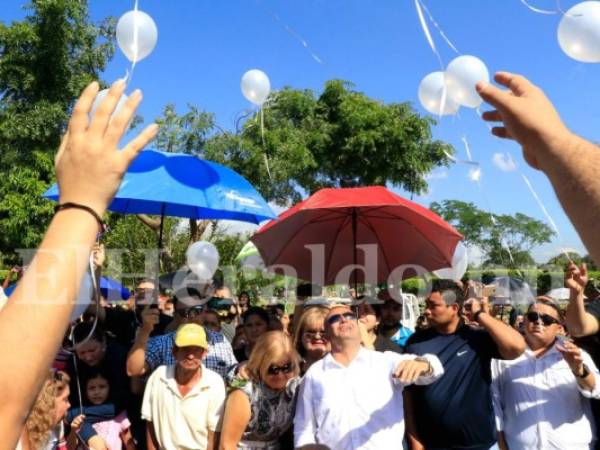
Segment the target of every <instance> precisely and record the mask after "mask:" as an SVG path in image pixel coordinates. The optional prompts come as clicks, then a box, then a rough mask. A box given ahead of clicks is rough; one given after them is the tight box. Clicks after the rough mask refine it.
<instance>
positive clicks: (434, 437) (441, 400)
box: [406, 325, 502, 450]
mask: <svg viewBox="0 0 600 450" xmlns="http://www.w3.org/2000/svg"><path fill="white" fill-rule="evenodd" d="M406 353H414V354H416V355H424V354H426V353H429V354H433V355H436V356H437V357H438V358H439V359H440V361H441V362H442V365H443V366H444V376H443V377H442V378H440V379H439V380H438V381H437V382H435V383H433V384H430V385H428V386H410V387H408V388H407V390H408V391H409V392H410V393H411V395H412V404H413V415H414V418H415V423H416V427H417V434H418V437H419V439H420V440H421V442H422V443H423V445H425V447H427V448H428V449H429V448H435V449H463V448H464V449H466V448H468V449H470V450H479V449H486V450H487V449H489V448H490V447H491V446H492V445H494V443H495V442H496V440H497V434H496V424H495V420H494V411H493V407H492V395H491V388H490V384H491V378H492V377H491V360H492V358H497V359H502V357H501V355H500V351H499V350H498V346H497V345H496V343H495V342H494V340H493V339H492V338H491V336H490V335H489V333H487V331H485V330H482V329H475V328H472V327H469V326H467V325H459V327H458V329H457V330H456V332H455V333H453V334H440V333H438V332H436V331H435V330H433V329H428V330H424V331H417V332H416V333H415V334H413V335H412V336H411V337H410V338H409V340H408V342H407V344H406Z"/></svg>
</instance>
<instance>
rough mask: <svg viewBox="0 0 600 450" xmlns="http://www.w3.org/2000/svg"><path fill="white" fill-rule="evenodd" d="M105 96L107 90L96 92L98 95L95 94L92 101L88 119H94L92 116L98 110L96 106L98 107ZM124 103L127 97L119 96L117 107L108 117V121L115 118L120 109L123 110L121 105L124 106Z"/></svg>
mask: <svg viewBox="0 0 600 450" xmlns="http://www.w3.org/2000/svg"><path fill="white" fill-rule="evenodd" d="M107 94H108V89H102V90H101V91H100V92H98V94H96V99H95V100H94V103H93V104H92V110H91V111H90V118H91V117H94V114H96V110H97V109H98V106H100V103H102V100H104V98H105V97H106V95H107ZM126 101H127V96H126V95H125V94H123V95H121V98H120V99H119V102H118V103H117V107H116V108H115V111H114V112H113V113H112V115H111V116H110V120H112V119H113V117H115V115H116V114H118V113H119V111H121V108H123V105H124V104H125V102H126Z"/></svg>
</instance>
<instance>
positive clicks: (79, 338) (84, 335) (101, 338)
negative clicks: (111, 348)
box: [73, 322, 106, 344]
mask: <svg viewBox="0 0 600 450" xmlns="http://www.w3.org/2000/svg"><path fill="white" fill-rule="evenodd" d="M93 327H94V322H80V323H78V324H77V325H76V326H75V328H74V329H73V344H79V343H81V342H83V341H85V340H86V339H88V336H89V340H92V339H93V340H95V341H98V342H106V334H105V333H104V328H102V327H101V326H100V325H99V324H97V323H96V328H94V331H93V332H92V328H93ZM90 333H91V335H90Z"/></svg>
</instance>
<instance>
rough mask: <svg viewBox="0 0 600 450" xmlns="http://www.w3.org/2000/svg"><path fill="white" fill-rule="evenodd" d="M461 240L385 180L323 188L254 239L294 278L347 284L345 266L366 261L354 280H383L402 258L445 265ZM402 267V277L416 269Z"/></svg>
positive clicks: (427, 265)
mask: <svg viewBox="0 0 600 450" xmlns="http://www.w3.org/2000/svg"><path fill="white" fill-rule="evenodd" d="M461 239H462V236H461V234H460V233H459V232H458V231H456V230H455V229H454V228H452V227H451V226H450V225H449V224H448V223H446V222H445V221H444V220H442V219H441V218H440V217H439V216H438V215H436V214H435V213H433V212H431V211H430V210H428V209H426V208H424V207H422V206H420V205H418V204H416V203H413V202H411V201H409V200H406V199H404V198H402V197H400V196H398V195H396V194H394V193H392V192H390V191H389V190H387V189H386V188H384V187H382V186H374V187H365V188H344V189H322V190H320V191H318V192H316V193H315V194H314V195H312V196H311V197H309V198H308V199H306V200H304V201H302V202H300V203H298V204H297V205H295V206H294V207H292V208H290V209H288V210H287V211H285V212H283V213H282V214H281V215H280V216H279V219H278V220H274V221H271V222H269V223H267V224H266V225H264V226H263V227H262V228H261V229H259V230H258V231H257V232H256V233H255V234H254V236H252V238H251V240H252V242H254V244H255V245H256V247H257V248H258V250H259V251H260V254H261V256H262V257H263V260H264V261H265V264H266V265H267V266H272V265H287V266H291V267H293V268H294V269H295V271H296V273H297V275H298V277H299V278H301V279H304V280H310V281H313V282H315V283H320V284H348V282H349V281H350V280H349V272H350V271H352V269H351V268H350V269H348V266H349V265H352V264H358V265H363V266H364V265H365V261H368V264H367V265H366V268H367V270H366V272H367V273H366V274H365V273H364V271H362V270H356V271H354V272H353V281H354V282H355V283H356V282H361V283H363V282H367V283H373V284H374V283H379V282H384V281H387V280H388V277H389V275H390V273H392V271H394V269H396V268H398V267H400V266H402V265H405V264H413V265H418V266H421V267H422V268H424V269H425V270H426V271H432V270H436V269H441V268H443V267H449V266H450V265H451V262H452V255H453V253H454V249H455V248H456V245H457V244H458V242H459V241H460V240H461ZM313 245H314V246H316V247H311V248H312V251H311V250H310V249H309V248H307V246H313ZM363 246H368V247H363ZM313 260H314V263H313ZM399 272H400V271H397V272H396V274H397V275H399V278H403V277H408V276H412V275H413V274H414V272H411V271H404V275H402V274H400V273H399ZM288 275H289V273H288ZM355 276H356V278H354V277H355Z"/></svg>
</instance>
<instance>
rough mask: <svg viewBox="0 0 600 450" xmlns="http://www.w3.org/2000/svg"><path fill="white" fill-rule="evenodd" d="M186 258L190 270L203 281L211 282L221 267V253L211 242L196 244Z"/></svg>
mask: <svg viewBox="0 0 600 450" xmlns="http://www.w3.org/2000/svg"><path fill="white" fill-rule="evenodd" d="M185 256H186V258H187V265H188V267H189V268H190V270H191V271H192V272H194V273H195V274H196V276H197V277H198V278H199V279H200V280H202V281H207V280H210V279H211V278H212V277H213V275H214V274H215V272H216V270H217V268H218V267H219V251H218V250H217V247H215V246H214V245H213V244H211V243H210V242H206V241H198V242H194V243H193V244H192V245H190V246H189V247H188V249H187V251H186V252H185Z"/></svg>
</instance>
